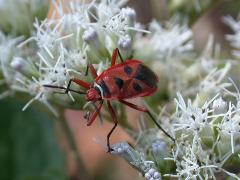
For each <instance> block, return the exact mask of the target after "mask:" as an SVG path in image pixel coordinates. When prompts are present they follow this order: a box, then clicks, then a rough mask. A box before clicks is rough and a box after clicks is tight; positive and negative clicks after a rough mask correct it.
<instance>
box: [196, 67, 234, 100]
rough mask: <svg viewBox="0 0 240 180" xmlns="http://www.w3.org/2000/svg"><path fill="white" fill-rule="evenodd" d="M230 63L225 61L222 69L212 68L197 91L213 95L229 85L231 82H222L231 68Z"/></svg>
mask: <svg viewBox="0 0 240 180" xmlns="http://www.w3.org/2000/svg"><path fill="white" fill-rule="evenodd" d="M231 66H232V65H231V63H226V65H225V66H224V67H223V68H222V69H219V70H217V69H213V70H212V71H211V72H210V73H209V74H208V75H207V76H206V77H205V78H204V80H203V81H202V82H201V84H200V87H199V91H200V92H205V93H209V94H210V95H214V94H217V93H219V92H220V91H222V90H223V89H224V88H227V87H230V86H231V83H224V79H226V75H227V74H228V72H229V71H230V70H231Z"/></svg>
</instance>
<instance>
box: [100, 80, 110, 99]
mask: <svg viewBox="0 0 240 180" xmlns="http://www.w3.org/2000/svg"><path fill="white" fill-rule="evenodd" d="M99 86H100V87H101V88H102V91H103V96H104V97H109V96H111V93H110V91H109V89H108V87H107V85H106V84H105V82H104V81H103V80H102V81H101V82H100V84H99Z"/></svg>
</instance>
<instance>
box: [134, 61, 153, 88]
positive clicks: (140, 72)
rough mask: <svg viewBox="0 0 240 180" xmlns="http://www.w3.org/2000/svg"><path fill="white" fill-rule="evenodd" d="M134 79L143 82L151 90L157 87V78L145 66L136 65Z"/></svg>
mask: <svg viewBox="0 0 240 180" xmlns="http://www.w3.org/2000/svg"><path fill="white" fill-rule="evenodd" d="M134 78H135V79H138V80H140V81H142V82H144V83H145V84H146V85H147V86H149V87H151V88H154V87H156V86H157V76H156V75H155V74H154V72H152V71H151V70H150V69H149V68H148V67H147V66H144V65H143V64H139V65H138V67H137V71H136V75H135V77H134Z"/></svg>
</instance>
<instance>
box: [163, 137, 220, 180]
mask: <svg viewBox="0 0 240 180" xmlns="http://www.w3.org/2000/svg"><path fill="white" fill-rule="evenodd" d="M178 143H179V142H177V146H176V147H177V148H176V150H175V152H173V154H174V155H173V156H175V158H174V159H172V160H174V161H176V166H177V169H176V172H177V173H176V174H165V175H164V176H169V177H177V178H179V179H182V178H184V179H208V178H210V177H211V178H214V179H215V177H214V174H213V170H214V169H215V168H217V166H216V165H211V164H209V162H208V157H207V156H208V155H207V154H205V153H204V150H203V149H202V148H201V144H199V140H198V139H193V141H192V144H190V143H179V144H178ZM201 154H205V156H204V158H205V159H200V158H201V157H200V156H201ZM169 159H171V158H169Z"/></svg>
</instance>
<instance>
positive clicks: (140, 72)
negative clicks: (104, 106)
mask: <svg viewBox="0 0 240 180" xmlns="http://www.w3.org/2000/svg"><path fill="white" fill-rule="evenodd" d="M157 81H158V79H157V76H156V75H155V74H154V73H153V72H152V71H151V70H150V69H149V68H148V67H147V66H144V65H143V64H142V63H141V62H140V61H135V60H129V61H126V63H124V64H121V65H117V66H113V67H111V68H109V69H107V70H106V71H104V72H103V73H102V74H101V75H100V78H99V79H97V84H99V85H100V87H101V88H102V91H103V98H104V99H111V100H114V99H116V100H117V99H130V98H135V97H143V96H148V95H150V94H152V93H154V92H155V91H156V89H157Z"/></svg>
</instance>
